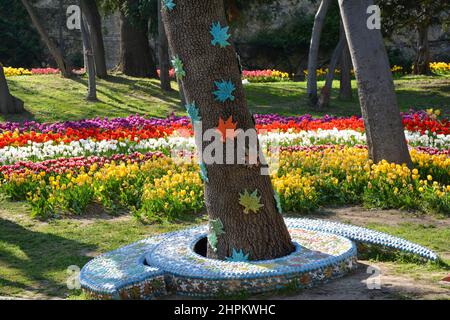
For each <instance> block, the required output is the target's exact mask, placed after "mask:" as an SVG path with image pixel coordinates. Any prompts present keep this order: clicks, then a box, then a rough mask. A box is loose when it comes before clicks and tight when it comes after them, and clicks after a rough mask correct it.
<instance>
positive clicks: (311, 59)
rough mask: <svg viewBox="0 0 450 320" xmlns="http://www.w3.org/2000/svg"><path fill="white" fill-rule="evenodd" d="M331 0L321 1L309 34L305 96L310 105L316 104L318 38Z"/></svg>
mask: <svg viewBox="0 0 450 320" xmlns="http://www.w3.org/2000/svg"><path fill="white" fill-rule="evenodd" d="M330 4H331V0H322V2H321V3H320V6H319V9H318V10H317V13H316V16H315V18H314V26H313V29H312V34H311V43H310V45H309V55H308V79H307V88H306V91H307V94H308V99H309V101H310V103H311V104H312V105H316V103H317V75H316V70H317V60H318V56H319V46H320V37H321V35H322V29H323V25H324V23H325V18H326V15H327V12H328V8H329V7H330Z"/></svg>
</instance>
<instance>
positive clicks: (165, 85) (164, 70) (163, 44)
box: [158, 1, 172, 91]
mask: <svg viewBox="0 0 450 320" xmlns="http://www.w3.org/2000/svg"><path fill="white" fill-rule="evenodd" d="M158 55H159V79H160V81H161V89H162V90H164V91H170V90H172V88H171V87H170V75H169V70H170V64H169V44H168V43H167V36H166V30H165V29H164V23H163V21H162V18H161V1H158Z"/></svg>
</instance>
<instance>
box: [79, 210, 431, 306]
mask: <svg viewBox="0 0 450 320" xmlns="http://www.w3.org/2000/svg"><path fill="white" fill-rule="evenodd" d="M285 221H286V224H287V226H288V229H289V232H290V233H291V236H292V239H293V241H294V243H295V245H296V251H295V252H293V253H292V254H290V255H288V256H286V257H283V258H279V259H274V260H265V261H250V262H228V261H219V260H213V259H207V258H205V257H203V256H200V255H198V254H197V253H195V252H194V250H193V248H194V245H195V244H196V243H197V242H198V241H199V240H201V239H202V238H204V237H206V235H207V226H200V227H196V228H191V229H187V230H182V231H178V232H172V233H167V234H163V235H159V236H155V237H151V238H147V239H145V240H141V241H138V242H136V243H134V244H131V245H129V246H126V247H123V248H120V249H118V250H115V251H112V252H109V253H106V254H104V255H101V256H99V257H97V258H95V259H93V260H92V261H90V262H89V263H88V264H86V265H85V266H84V268H83V269H82V270H81V274H80V282H81V285H82V288H83V289H84V291H85V292H86V293H87V294H88V295H89V296H90V297H91V298H94V299H152V298H155V297H158V296H161V295H165V294H167V293H168V292H170V293H176V294H179V295H191V296H199V297H213V296H217V295H227V294H228V295H229V294H233V293H240V292H243V291H244V292H247V293H260V292H265V291H272V290H276V289H282V288H286V287H291V286H292V285H294V286H295V287H296V288H307V287H310V286H313V285H316V284H318V283H320V282H324V281H327V280H329V279H333V278H337V277H340V276H343V275H344V274H346V273H348V272H350V271H351V270H352V269H353V268H354V267H355V266H356V246H355V244H354V243H353V242H352V240H353V241H357V242H362V243H368V244H376V245H381V246H385V247H389V248H395V249H399V250H403V251H406V252H410V253H414V254H417V255H420V256H422V257H425V258H427V259H430V260H436V259H437V255H436V254H435V253H434V252H432V251H430V250H428V249H426V248H424V247H422V246H419V245H417V244H414V243H411V242H409V241H406V240H404V239H400V238H397V237H393V236H390V235H388V234H385V233H382V232H377V231H372V230H369V229H366V228H361V227H357V226H352V225H346V224H342V223H336V222H330V221H325V220H313V219H300V218H287V219H285Z"/></svg>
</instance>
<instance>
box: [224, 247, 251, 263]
mask: <svg viewBox="0 0 450 320" xmlns="http://www.w3.org/2000/svg"><path fill="white" fill-rule="evenodd" d="M248 256H249V254H244V252H243V250H242V249H241V250H239V251H236V249H234V248H233V252H232V255H231V257H227V258H225V260H226V261H229V262H247V261H248Z"/></svg>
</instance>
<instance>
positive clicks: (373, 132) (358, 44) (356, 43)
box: [339, 0, 412, 166]
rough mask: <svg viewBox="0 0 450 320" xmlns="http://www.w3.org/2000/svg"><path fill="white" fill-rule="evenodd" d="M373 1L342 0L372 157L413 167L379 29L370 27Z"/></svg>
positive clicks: (340, 0) (344, 19)
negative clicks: (369, 19)
mask: <svg viewBox="0 0 450 320" xmlns="http://www.w3.org/2000/svg"><path fill="white" fill-rule="evenodd" d="M370 5H373V0H360V1H354V0H339V6H340V10H341V16H342V20H343V22H344V27H345V34H346V35H347V39H348V44H349V48H350V53H351V56H352V61H353V65H354V66H355V72H356V80H357V82H358V90H359V100H360V104H361V110H362V115H363V118H364V125H365V131H366V136H367V145H368V148H369V156H370V158H371V159H372V160H373V161H375V162H378V161H381V160H383V159H384V160H386V161H388V162H395V163H398V164H402V163H406V164H407V165H408V166H412V162H411V157H410V155H409V151H408V146H407V144H406V139H405V132H404V128H403V125H402V119H401V116H400V109H399V107H398V105H397V98H396V96H395V91H394V81H393V80H392V73H391V70H390V66H389V60H388V56H387V53H386V48H385V47H384V43H383V37H382V35H381V31H380V30H379V29H369V28H367V22H366V20H367V18H368V15H367V13H366V10H367V8H368V7H369V6H370Z"/></svg>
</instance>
